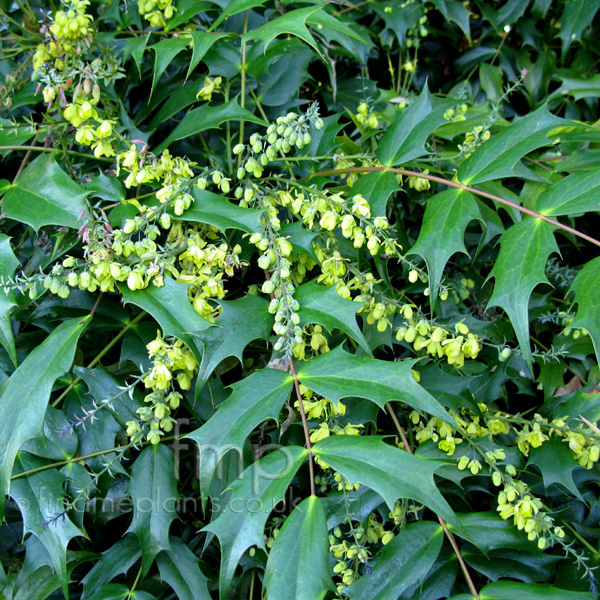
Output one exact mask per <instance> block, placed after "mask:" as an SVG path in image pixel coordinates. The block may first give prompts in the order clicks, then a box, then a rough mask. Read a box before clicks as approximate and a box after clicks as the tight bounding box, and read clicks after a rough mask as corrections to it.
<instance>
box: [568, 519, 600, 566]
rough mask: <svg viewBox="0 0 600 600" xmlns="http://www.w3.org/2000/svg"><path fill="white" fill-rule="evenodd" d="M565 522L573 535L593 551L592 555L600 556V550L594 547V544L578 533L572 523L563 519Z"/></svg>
mask: <svg viewBox="0 0 600 600" xmlns="http://www.w3.org/2000/svg"><path fill="white" fill-rule="evenodd" d="M563 524H564V525H566V526H567V527H568V528H569V529H570V530H571V532H572V533H573V535H574V536H575V537H576V538H577V539H578V540H579V541H580V542H581V543H582V544H583V545H584V546H585V547H586V548H587V549H588V550H589V551H590V552H591V553H592V555H593V556H594V557H596V558H600V552H598V550H596V549H595V548H594V546H592V545H591V544H590V543H589V542H588V541H587V540H586V539H585V538H584V537H582V536H581V535H579V533H577V531H576V530H575V529H574V528H573V527H571V525H569V523H567V522H566V521H563Z"/></svg>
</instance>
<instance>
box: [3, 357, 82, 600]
mask: <svg viewBox="0 0 600 600" xmlns="http://www.w3.org/2000/svg"><path fill="white" fill-rule="evenodd" d="M25 362H27V361H25ZM23 364H25V363H23ZM3 399H4V398H3ZM12 425H13V426H14V425H15V423H13V424H12ZM46 464H47V463H46V461H43V460H40V459H39V458H36V457H34V456H32V455H31V454H28V453H27V452H21V453H19V456H18V457H17V458H16V460H15V466H16V467H17V468H18V469H19V471H28V470H31V469H37V468H39V467H43V466H45V465H46ZM64 481H65V478H64V477H63V476H62V475H61V474H60V473H59V472H58V471H57V470H56V469H46V470H43V471H38V472H37V473H32V474H31V475H27V476H25V477H19V478H17V479H15V480H14V481H13V483H12V488H11V490H10V495H11V497H12V498H13V500H15V502H16V503H17V505H18V506H19V508H20V510H21V513H22V515H23V534H26V533H28V532H31V533H32V534H33V535H35V536H36V537H37V538H38V539H39V540H40V541H41V542H42V544H44V547H45V548H46V550H47V551H48V554H49V555H50V558H51V560H52V566H53V567H54V570H55V572H56V574H57V575H58V578H59V579H60V582H61V584H62V589H63V593H64V595H65V597H67V598H68V577H67V546H68V545H69V542H70V541H71V540H72V539H73V538H74V537H77V536H82V535H84V534H83V532H82V531H81V530H80V529H79V528H78V527H76V526H75V524H74V523H73V522H72V521H71V519H70V518H69V517H68V516H67V515H61V511H62V510H63V498H64V497H65V491H64V488H63V484H64Z"/></svg>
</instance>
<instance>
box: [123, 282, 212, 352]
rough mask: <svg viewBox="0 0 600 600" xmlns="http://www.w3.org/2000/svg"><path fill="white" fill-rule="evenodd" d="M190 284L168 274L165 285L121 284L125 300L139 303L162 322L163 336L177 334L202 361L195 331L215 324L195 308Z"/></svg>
mask: <svg viewBox="0 0 600 600" xmlns="http://www.w3.org/2000/svg"><path fill="white" fill-rule="evenodd" d="M188 287H189V286H187V285H186V284H184V283H179V282H177V281H174V280H173V279H171V278H170V277H165V285H164V286H163V287H156V286H155V285H153V284H150V285H149V286H148V287H147V288H146V289H145V290H138V291H135V292H132V291H131V290H130V289H129V288H128V287H127V286H126V285H125V284H121V285H119V290H120V291H121V294H123V300H124V302H125V303H126V304H127V303H131V304H135V305H136V306H139V307H140V308H142V309H143V310H145V311H146V312H148V313H150V314H151V315H152V316H153V317H154V318H155V319H156V320H157V321H158V324H159V325H160V327H161V329H162V331H163V335H173V336H175V337H176V338H179V339H180V340H181V341H183V342H185V344H186V345H187V346H188V347H189V349H190V350H191V351H192V352H193V353H194V356H195V357H196V360H197V361H198V362H200V361H201V360H202V347H201V345H200V344H199V343H198V342H197V340H196V338H195V337H194V336H193V335H191V334H192V332H198V331H202V330H204V329H207V328H208V327H210V326H211V323H209V322H208V321H207V320H206V319H203V318H202V317H201V316H200V315H199V314H198V313H197V312H196V311H195V310H194V308H193V307H192V305H191V303H190V301H189V300H188V294H187V290H188Z"/></svg>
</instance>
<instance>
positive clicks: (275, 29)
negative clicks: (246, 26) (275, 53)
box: [242, 6, 321, 52]
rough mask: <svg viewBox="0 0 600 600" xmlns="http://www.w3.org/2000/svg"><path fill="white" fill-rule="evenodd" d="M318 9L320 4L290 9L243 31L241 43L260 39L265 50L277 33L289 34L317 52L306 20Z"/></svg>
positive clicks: (317, 49)
mask: <svg viewBox="0 0 600 600" xmlns="http://www.w3.org/2000/svg"><path fill="white" fill-rule="evenodd" d="M318 10H321V6H307V7H306V8H298V9H296V10H290V11H289V12H286V13H285V14H284V15H282V16H281V17H277V18H275V19H271V20H269V21H267V22H266V23H265V24H264V25H261V26H260V27H258V28H257V29H254V30H253V31H249V32H248V33H245V34H244V35H243V36H242V43H245V42H248V41H250V40H261V41H262V42H264V44H265V47H264V50H265V51H266V50H267V48H268V47H269V44H270V43H271V42H272V41H273V40H274V39H275V38H276V37H277V36H278V35H283V34H288V35H289V34H291V35H295V36H296V37H299V38H300V39H301V40H303V41H304V42H306V43H307V44H308V45H309V46H312V47H313V48H314V49H315V50H316V51H317V52H318V51H319V48H318V46H317V43H316V41H315V38H314V37H313V36H312V34H311V33H310V31H309V30H308V29H307V28H306V20H307V19H308V18H309V17H310V16H311V15H312V14H313V13H315V12H317V11H318Z"/></svg>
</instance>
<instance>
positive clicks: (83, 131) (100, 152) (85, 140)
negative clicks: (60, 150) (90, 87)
mask: <svg viewBox="0 0 600 600" xmlns="http://www.w3.org/2000/svg"><path fill="white" fill-rule="evenodd" d="M97 103H98V99H97V98H95V97H91V98H89V99H86V97H85V95H84V94H80V95H78V97H77V99H76V100H75V101H74V102H73V103H71V104H69V105H68V106H67V107H66V108H65V110H64V112H63V116H64V117H65V119H66V120H67V121H69V123H71V124H72V125H73V127H75V128H76V129H77V132H76V133H75V140H76V141H77V142H78V143H79V144H81V145H82V146H91V147H92V149H93V150H94V156H95V157H96V158H100V157H101V156H106V157H111V156H114V155H115V150H114V142H115V138H114V135H113V134H114V129H113V125H115V121H112V120H110V119H102V118H99V117H98V111H97V110H96V108H95V106H96V105H97ZM92 123H95V124H92Z"/></svg>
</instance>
